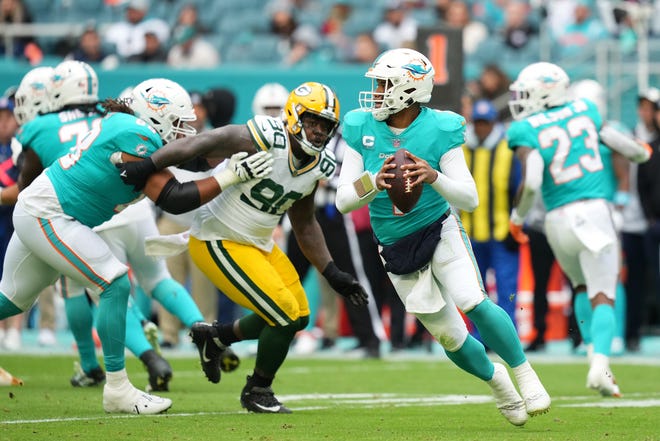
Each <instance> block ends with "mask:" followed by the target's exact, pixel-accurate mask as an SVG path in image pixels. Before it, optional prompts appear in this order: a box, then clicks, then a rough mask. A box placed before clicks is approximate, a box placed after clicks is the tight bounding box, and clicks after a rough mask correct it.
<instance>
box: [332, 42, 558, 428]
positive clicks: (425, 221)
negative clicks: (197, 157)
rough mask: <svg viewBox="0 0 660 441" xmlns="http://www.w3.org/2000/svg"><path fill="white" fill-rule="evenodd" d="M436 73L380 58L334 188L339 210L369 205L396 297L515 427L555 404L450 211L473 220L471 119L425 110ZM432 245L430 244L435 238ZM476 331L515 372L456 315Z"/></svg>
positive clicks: (422, 61) (414, 55)
mask: <svg viewBox="0 0 660 441" xmlns="http://www.w3.org/2000/svg"><path fill="white" fill-rule="evenodd" d="M434 75H435V71H434V68H433V66H432V65H431V62H430V61H429V60H428V59H427V58H426V57H425V56H424V55H423V54H421V53H419V52H417V51H414V50H411V49H394V50H390V51H387V52H384V53H383V54H381V55H380V56H379V57H378V58H377V59H376V61H375V62H374V63H373V65H372V66H371V67H370V68H369V70H368V71H367V73H366V77H368V78H371V79H372V90H371V91H367V92H361V93H360V107H361V109H359V110H354V111H351V112H349V113H348V114H346V116H345V117H344V121H343V123H344V126H343V134H344V138H345V139H346V142H347V143H348V145H349V147H350V148H349V149H346V152H345V154H344V162H343V165H342V170H341V174H340V177H339V183H338V188H337V199H336V205H337V208H338V209H339V211H341V212H342V213H347V212H349V211H352V210H355V209H357V208H359V207H361V206H364V205H365V204H368V205H369V214H370V215H371V222H372V227H373V230H374V234H375V236H376V238H377V240H378V242H379V244H380V246H381V256H383V260H384V263H385V268H386V269H387V270H388V275H389V277H390V279H391V280H392V283H393V284H394V287H395V288H396V291H397V293H398V295H399V297H400V298H401V300H402V301H403V303H404V305H405V306H406V310H407V311H409V312H411V313H413V314H415V316H417V318H418V319H419V320H420V321H421V322H422V323H423V324H424V326H425V327H426V328H427V329H428V330H429V332H430V333H431V334H432V335H433V336H434V337H435V338H436V339H437V340H438V342H439V343H440V344H441V345H442V346H443V348H444V349H445V353H446V354H447V356H448V357H449V358H450V360H452V361H453V362H454V363H455V364H456V365H458V366H459V367H460V368H461V369H463V370H465V371H466V372H468V373H470V374H472V375H475V376H476V377H478V378H480V379H482V380H484V381H485V382H487V384H488V385H489V386H490V387H491V388H492V391H493V395H494V396H495V401H496V404H497V407H498V409H499V410H500V412H501V413H502V415H503V416H504V417H505V418H506V419H507V420H508V421H509V422H510V423H512V424H514V425H523V424H525V422H526V421H527V417H528V415H531V416H534V415H538V414H541V413H544V412H546V411H547V410H548V409H549V408H550V397H549V395H548V394H547V392H546V391H545V388H544V387H543V385H542V384H541V382H540V380H539V378H538V376H537V375H536V372H535V371H534V370H533V368H532V367H531V365H530V364H529V362H528V361H527V359H526V357H525V354H524V353H523V350H522V345H521V343H520V340H519V339H518V335H517V333H516V329H515V327H514V325H513V323H512V321H511V319H510V318H509V316H508V315H507V313H506V312H504V310H502V308H500V307H499V306H497V305H495V304H494V303H493V302H492V301H490V299H488V297H487V295H486V292H485V289H484V286H483V282H482V280H481V277H480V275H479V269H478V268H477V265H476V262H475V259H474V255H473V253H472V249H471V246H470V242H469V239H468V237H467V235H466V234H465V231H464V229H463V226H462V224H461V221H460V218H459V217H458V216H457V215H456V214H455V213H454V212H453V211H452V208H451V207H452V206H454V207H456V208H458V209H461V210H467V211H472V210H474V208H475V207H476V206H477V204H478V197H477V190H476V186H475V183H474V180H473V178H472V176H471V175H470V172H469V170H468V168H467V165H466V163H465V158H464V156H463V150H462V149H461V146H462V145H463V143H464V142H465V120H464V118H463V117H462V116H460V115H457V114H455V113H453V112H448V111H438V110H434V109H431V108H428V107H425V106H422V105H421V104H420V103H427V102H429V101H430V99H431V93H432V89H433V77H434ZM400 148H405V149H407V150H408V151H409V152H410V158H411V159H412V160H414V162H415V164H410V165H406V166H403V167H402V169H403V170H405V171H404V173H405V174H407V175H408V176H410V177H412V178H413V179H414V183H413V185H421V186H423V190H422V194H421V197H420V199H419V202H418V203H417V204H416V205H415V207H414V208H413V209H412V210H411V211H409V212H408V213H405V214H404V213H402V212H400V211H399V210H397V209H396V207H395V206H394V205H393V203H392V201H391V200H390V199H389V198H388V196H387V193H386V192H384V191H383V190H385V189H387V188H389V184H387V183H386V180H387V179H388V178H392V177H394V174H393V173H392V168H393V167H395V165H394V164H393V163H392V162H391V160H392V157H393V155H394V152H396V151H397V150H398V149H400ZM429 238H431V239H429ZM456 307H458V308H460V309H461V310H462V311H463V312H465V314H466V315H467V316H468V317H469V318H470V319H471V320H472V321H473V322H474V323H475V325H476V326H477V328H478V329H479V332H480V334H481V336H482V338H483V341H484V342H485V343H486V344H487V345H488V346H489V347H490V348H491V349H493V350H494V351H495V352H496V353H497V354H498V355H500V356H501V357H502V358H503V359H504V360H505V361H506V362H507V363H508V364H509V365H510V366H511V367H512V370H513V373H514V375H515V377H516V380H517V382H518V386H519V388H520V393H521V395H522V397H521V395H519V394H518V392H517V391H516V389H515V386H514V385H513V382H512V381H511V379H510V377H509V374H508V372H507V370H506V367H505V366H504V365H502V364H500V363H492V362H491V361H490V360H489V358H488V357H487V356H486V351H485V349H484V346H483V345H482V344H481V343H480V342H479V341H477V340H476V339H474V338H473V337H472V336H470V334H469V333H468V331H467V327H466V325H465V322H464V321H463V319H462V317H461V316H460V314H459V312H458V310H457V308H456Z"/></svg>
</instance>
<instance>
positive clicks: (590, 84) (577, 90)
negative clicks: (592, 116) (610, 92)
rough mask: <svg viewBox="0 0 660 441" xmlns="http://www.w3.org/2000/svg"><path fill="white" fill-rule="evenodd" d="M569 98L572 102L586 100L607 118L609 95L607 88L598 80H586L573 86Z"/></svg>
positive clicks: (570, 88)
mask: <svg viewBox="0 0 660 441" xmlns="http://www.w3.org/2000/svg"><path fill="white" fill-rule="evenodd" d="M568 90H569V96H570V98H571V99H572V100H578V99H580V98H586V99H588V100H589V101H591V102H592V103H594V104H595V105H596V107H598V113H600V114H601V116H602V117H603V118H606V117H607V93H606V92H605V88H604V87H603V86H601V85H600V83H599V82H598V81H596V80H592V79H586V80H580V81H578V82H576V83H573V84H571V87H569V89H568Z"/></svg>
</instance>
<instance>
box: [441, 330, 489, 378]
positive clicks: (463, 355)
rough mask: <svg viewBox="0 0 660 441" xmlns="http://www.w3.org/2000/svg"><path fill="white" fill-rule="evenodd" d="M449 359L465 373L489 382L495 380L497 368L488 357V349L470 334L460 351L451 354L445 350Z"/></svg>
mask: <svg viewBox="0 0 660 441" xmlns="http://www.w3.org/2000/svg"><path fill="white" fill-rule="evenodd" d="M445 354H447V357H449V359H450V360H451V361H452V362H454V364H455V365H456V366H458V367H459V368H461V369H463V370H464V371H465V372H467V373H469V374H472V375H474V376H475V377H477V378H481V379H482V380H484V381H488V380H490V379H491V378H493V372H495V367H494V366H493V363H492V362H491V361H490V359H489V358H488V356H487V355H486V349H485V348H484V346H483V345H482V344H481V343H479V341H477V339H475V338H474V337H472V336H471V335H469V334H468V337H467V339H465V343H463V346H461V348H460V349H459V350H458V351H455V352H449V351H448V350H446V349H445Z"/></svg>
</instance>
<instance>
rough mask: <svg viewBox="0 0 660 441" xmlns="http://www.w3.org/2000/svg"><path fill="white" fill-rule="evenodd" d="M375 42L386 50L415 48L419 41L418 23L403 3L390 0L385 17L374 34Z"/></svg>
mask: <svg viewBox="0 0 660 441" xmlns="http://www.w3.org/2000/svg"><path fill="white" fill-rule="evenodd" d="M373 36H374V40H376V42H377V43H378V44H379V45H380V46H382V47H383V48H385V49H395V48H400V47H409V48H414V47H415V45H416V40H417V21H416V20H415V19H414V18H412V17H409V16H408V15H407V11H406V8H405V5H404V3H403V1H401V0H389V1H388V3H387V6H386V7H385V16H384V20H383V22H381V23H380V24H379V25H378V26H376V29H374V32H373Z"/></svg>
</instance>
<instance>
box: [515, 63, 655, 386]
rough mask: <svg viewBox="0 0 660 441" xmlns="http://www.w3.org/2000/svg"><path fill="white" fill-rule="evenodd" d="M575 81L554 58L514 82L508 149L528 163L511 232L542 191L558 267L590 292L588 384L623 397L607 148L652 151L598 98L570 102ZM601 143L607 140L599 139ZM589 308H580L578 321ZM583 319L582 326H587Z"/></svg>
mask: <svg viewBox="0 0 660 441" xmlns="http://www.w3.org/2000/svg"><path fill="white" fill-rule="evenodd" d="M568 87H569V78H568V75H567V74H566V72H564V70H563V69H562V68H560V67H559V66H557V65H555V64H552V63H545V62H540V63H534V64H531V65H529V66H527V67H525V68H524V69H523V70H522V71H521V72H520V74H519V75H518V78H517V79H516V81H514V83H513V84H511V86H510V90H511V92H512V99H511V100H510V101H509V107H510V109H511V114H512V116H513V117H514V119H515V121H514V122H513V123H512V124H511V126H510V127H509V129H508V131H507V137H508V139H509V147H510V148H512V149H514V150H515V152H516V155H517V156H518V158H519V159H520V161H521V163H522V164H523V180H522V182H521V186H520V188H519V192H518V195H517V196H516V201H515V202H514V209H513V211H512V213H511V233H512V235H513V236H514V237H518V240H519V241H524V240H525V237H524V233H522V232H521V226H522V224H523V221H524V218H525V215H526V214H527V213H528V211H529V209H530V207H531V205H532V203H533V200H534V197H535V195H536V193H537V192H539V191H540V192H541V195H542V197H543V202H544V204H545V206H546V208H547V214H546V216H545V230H546V235H547V238H548V243H549V244H550V246H551V248H552V250H553V252H554V254H555V256H556V258H557V261H558V262H559V265H560V266H561V268H562V270H563V271H564V273H565V274H566V275H567V277H568V278H569V279H570V282H571V284H572V285H573V287H574V289H575V291H576V292H577V293H586V295H587V296H588V299H589V300H590V305H587V308H588V309H590V311H587V313H589V312H590V315H591V322H590V326H589V329H588V330H584V332H588V334H589V335H591V339H592V341H593V352H594V353H593V356H592V357H591V362H590V368H589V372H588V374H587V387H590V388H592V389H596V390H598V391H599V392H600V393H601V394H602V395H604V396H615V397H618V396H621V393H620V390H619V386H618V385H617V384H616V382H615V380H614V375H613V374H612V371H611V369H610V366H609V355H610V349H611V345H612V339H613V336H614V330H615V326H616V320H615V313H614V307H613V305H614V299H615V294H616V282H617V277H618V275H619V270H620V261H619V257H620V256H619V243H618V237H617V233H616V230H615V226H614V222H613V218H612V215H611V208H610V205H609V202H608V200H607V199H608V196H609V195H608V192H611V191H610V190H609V188H610V183H609V182H608V180H610V175H611V174H612V161H610V160H605V159H604V157H605V156H609V152H606V151H605V150H607V149H606V147H609V148H611V149H614V150H616V151H618V152H619V153H621V154H622V155H623V156H625V157H626V158H628V159H630V160H633V161H635V162H643V161H646V160H648V158H649V152H648V151H647V149H646V148H645V147H644V146H643V145H642V144H639V143H637V142H635V141H634V140H633V139H632V138H629V137H627V136H625V135H624V134H622V133H621V132H620V131H618V130H616V129H615V128H613V127H612V126H611V125H607V124H603V120H602V116H601V115H600V113H599V111H598V107H597V105H596V104H595V103H593V102H592V101H590V100H587V99H577V100H574V101H571V100H569V97H568ZM601 141H602V142H601ZM584 314H585V313H584V312H582V311H581V310H579V309H578V308H576V318H577V320H578V323H579V322H580V315H584ZM582 326H583V325H582V324H581V325H580V329H581V331H582Z"/></svg>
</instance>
